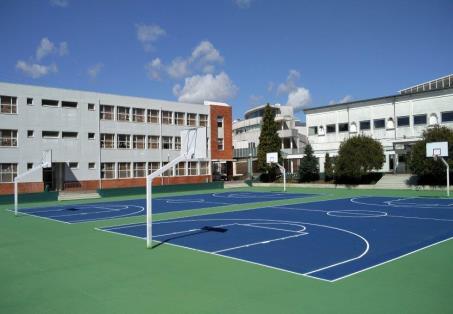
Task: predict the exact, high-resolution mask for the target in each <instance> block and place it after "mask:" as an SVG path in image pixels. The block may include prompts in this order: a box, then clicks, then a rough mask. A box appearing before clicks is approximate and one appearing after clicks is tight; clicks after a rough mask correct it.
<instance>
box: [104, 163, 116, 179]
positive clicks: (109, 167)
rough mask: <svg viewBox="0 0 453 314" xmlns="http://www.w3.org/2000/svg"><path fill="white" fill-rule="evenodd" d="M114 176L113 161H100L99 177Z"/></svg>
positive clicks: (108, 177) (111, 177) (112, 177)
mask: <svg viewBox="0 0 453 314" xmlns="http://www.w3.org/2000/svg"><path fill="white" fill-rule="evenodd" d="M114 178H115V163H113V162H103V163H101V179H114Z"/></svg>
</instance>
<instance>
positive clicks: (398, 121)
mask: <svg viewBox="0 0 453 314" xmlns="http://www.w3.org/2000/svg"><path fill="white" fill-rule="evenodd" d="M401 119H407V124H401ZM410 126H411V118H410V116H398V117H396V127H397V128H407V127H410Z"/></svg>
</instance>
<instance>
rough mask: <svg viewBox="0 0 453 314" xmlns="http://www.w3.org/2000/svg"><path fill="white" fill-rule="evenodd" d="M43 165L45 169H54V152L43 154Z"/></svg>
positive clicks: (47, 151) (49, 151)
mask: <svg viewBox="0 0 453 314" xmlns="http://www.w3.org/2000/svg"><path fill="white" fill-rule="evenodd" d="M41 164H42V167H43V168H51V167H52V150H50V149H49V150H45V151H43V152H42V159H41Z"/></svg>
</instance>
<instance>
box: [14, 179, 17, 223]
mask: <svg viewBox="0 0 453 314" xmlns="http://www.w3.org/2000/svg"><path fill="white" fill-rule="evenodd" d="M17 194H18V191H17V180H16V179H14V215H16V216H17V208H18V201H17V198H18V197H17Z"/></svg>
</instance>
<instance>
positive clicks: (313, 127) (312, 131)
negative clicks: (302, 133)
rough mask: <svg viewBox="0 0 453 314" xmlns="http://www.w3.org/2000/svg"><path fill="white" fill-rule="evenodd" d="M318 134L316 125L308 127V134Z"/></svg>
mask: <svg viewBox="0 0 453 314" xmlns="http://www.w3.org/2000/svg"><path fill="white" fill-rule="evenodd" d="M317 134H318V127H317V126H311V127H309V128H308V135H317Z"/></svg>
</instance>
